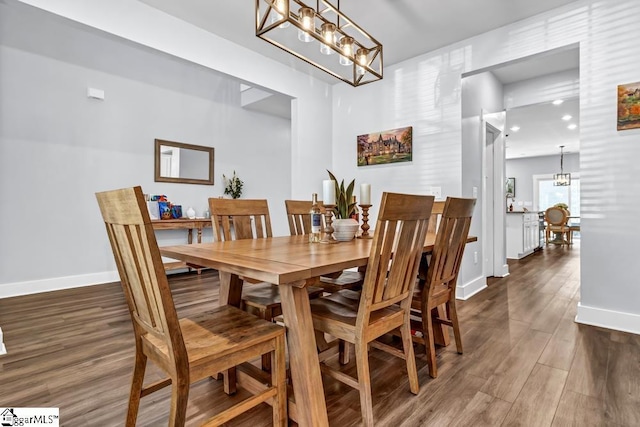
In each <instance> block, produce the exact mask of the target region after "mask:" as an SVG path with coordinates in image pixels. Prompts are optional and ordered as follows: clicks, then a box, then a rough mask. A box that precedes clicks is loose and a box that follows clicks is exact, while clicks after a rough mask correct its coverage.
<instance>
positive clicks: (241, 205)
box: [209, 198, 323, 371]
mask: <svg viewBox="0 0 640 427" xmlns="http://www.w3.org/2000/svg"><path fill="white" fill-rule="evenodd" d="M209 210H210V212H211V221H212V225H213V229H214V232H213V235H214V239H215V240H216V241H219V242H222V241H229V240H241V239H263V238H267V237H272V236H273V233H272V231H271V217H270V215H269V205H268V202H267V200H266V199H256V200H251V199H220V198H210V199H209ZM242 280H244V282H245V283H248V284H250V285H249V286H245V287H243V290H242V303H241V304H242V305H241V308H242V309H243V310H245V311H248V312H250V313H252V314H255V315H257V316H258V317H260V318H262V319H265V320H268V321H273V320H274V319H275V318H276V317H278V316H281V315H282V300H281V298H280V288H278V286H277V285H273V284H271V283H267V282H261V281H259V280H255V279H252V278H250V277H243V278H242ZM307 291H308V293H309V298H317V297H319V296H320V295H322V293H323V290H322V288H320V287H316V286H309V287H307ZM270 360H271V357H270V355H268V354H266V355H264V356H263V358H262V368H263V369H264V370H265V371H269V370H270V369H271V368H270V366H271V362H270Z"/></svg>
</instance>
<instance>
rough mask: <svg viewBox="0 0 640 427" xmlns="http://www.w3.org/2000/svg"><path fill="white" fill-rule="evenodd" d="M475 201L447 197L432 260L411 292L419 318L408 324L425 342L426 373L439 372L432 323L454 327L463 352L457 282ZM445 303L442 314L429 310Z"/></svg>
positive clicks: (457, 343)
mask: <svg viewBox="0 0 640 427" xmlns="http://www.w3.org/2000/svg"><path fill="white" fill-rule="evenodd" d="M475 204H476V200H475V199H462V198H454V197H447V200H446V202H445V203H444V207H443V210H442V214H441V217H440V224H439V226H438V230H437V232H436V239H435V243H434V247H433V251H432V253H431V260H430V262H429V267H428V269H427V274H426V278H425V280H424V283H423V281H422V280H421V281H420V285H419V286H418V288H417V289H416V291H415V292H414V294H413V298H412V301H411V308H412V314H413V315H414V316H417V317H418V320H414V321H412V324H411V328H412V329H413V330H414V331H420V332H421V333H422V334H421V335H422V337H420V334H414V335H413V340H414V341H417V342H419V343H422V344H424V346H425V351H426V354H427V359H428V361H429V375H430V376H431V377H432V378H436V377H437V375H438V370H437V364H436V350H435V339H434V330H433V323H434V322H435V323H437V324H444V325H448V326H451V327H453V334H454V337H455V340H456V350H457V351H458V353H459V354H462V339H461V336H460V323H459V321H458V312H457V310H456V282H457V280H458V273H459V271H460V264H461V262H462V255H463V253H464V248H465V246H466V243H467V237H468V235H469V227H470V225H471V216H472V215H473V209H474V206H475ZM443 304H444V305H445V310H444V311H441V313H442V314H443V315H444V316H445V317H440V316H436V315H434V314H432V312H434V311H435V310H434V309H436V308H438V307H439V306H441V305H443Z"/></svg>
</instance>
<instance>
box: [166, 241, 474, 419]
mask: <svg viewBox="0 0 640 427" xmlns="http://www.w3.org/2000/svg"><path fill="white" fill-rule="evenodd" d="M474 240H477V239H476V238H475V237H470V238H469V239H468V241H474ZM434 242H435V234H433V233H430V234H427V237H426V239H425V245H424V253H430V252H431V251H432V250H433V246H434ZM371 244H372V239H360V238H355V239H353V240H350V241H347V242H339V243H334V244H323V243H309V237H308V236H306V235H299V236H282V237H269V238H264V239H244V240H230V241H223V242H212V243H197V244H190V245H189V244H187V245H175V246H164V247H161V248H160V253H161V254H162V256H165V257H170V258H174V259H178V260H180V261H184V262H187V263H190V264H196V265H201V266H204V267H209V268H213V269H216V270H218V272H219V276H220V294H219V304H220V305H224V304H230V305H234V306H237V307H238V306H240V303H241V296H242V287H243V282H244V279H245V278H251V279H253V280H258V281H263V282H269V283H272V284H275V285H278V286H279V290H280V297H281V301H282V312H283V320H284V324H285V326H286V328H287V343H288V350H289V363H290V368H291V378H292V382H293V398H294V403H293V405H290V408H291V410H290V417H291V418H292V419H294V420H295V421H296V422H297V423H298V425H300V426H314V427H315V426H327V425H328V418H327V407H326V402H325V396H324V389H323V386H322V378H321V373H320V364H319V359H318V352H317V349H318V344H319V343H318V342H317V341H316V335H315V333H314V328H313V321H312V317H311V306H310V304H309V295H308V292H307V290H306V289H305V288H306V287H308V286H313V285H315V284H318V282H319V280H320V276H323V275H328V274H331V273H335V272H337V271H342V270H345V269H349V268H358V267H365V266H366V265H367V262H368V258H369V253H370V250H371ZM247 286H250V284H249V285H247ZM292 415H293V416H292Z"/></svg>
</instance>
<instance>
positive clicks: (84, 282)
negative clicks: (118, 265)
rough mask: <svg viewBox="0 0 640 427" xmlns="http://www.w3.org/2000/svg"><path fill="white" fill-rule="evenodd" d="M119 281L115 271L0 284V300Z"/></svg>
mask: <svg viewBox="0 0 640 427" xmlns="http://www.w3.org/2000/svg"><path fill="white" fill-rule="evenodd" d="M119 280H120V276H118V272H117V271H104V272H102V273H92V274H81V275H78V276H66V277H54V278H51V279H42V280H30V281H26V282H17V283H4V284H0V299H2V298H10V297H17V296H21V295H30V294H38V293H41V292H51V291H59V290H61V289H71V288H80V287H83V286H91V285H100V284H103V283H111V282H117V281H119Z"/></svg>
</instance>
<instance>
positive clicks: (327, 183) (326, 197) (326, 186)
mask: <svg viewBox="0 0 640 427" xmlns="http://www.w3.org/2000/svg"><path fill="white" fill-rule="evenodd" d="M322 203H324V204H325V205H335V204H336V187H335V184H334V183H333V180H332V179H325V180H324V181H322Z"/></svg>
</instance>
